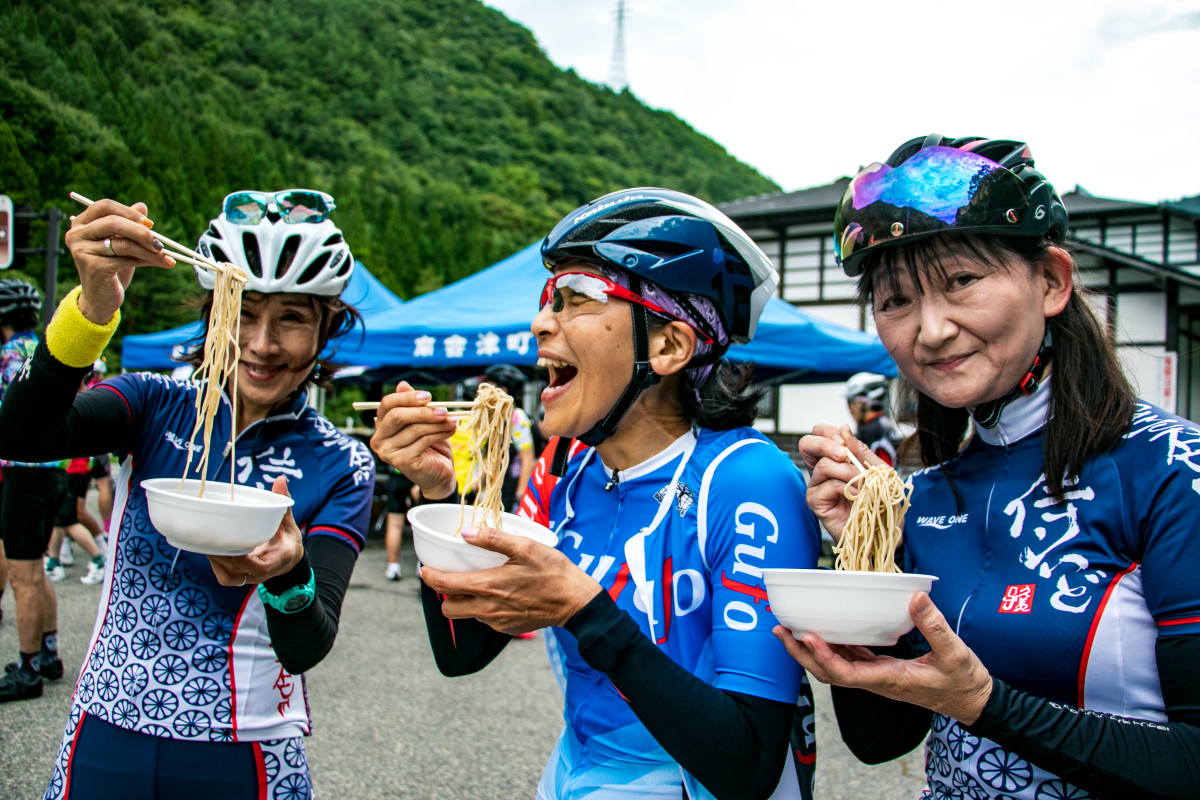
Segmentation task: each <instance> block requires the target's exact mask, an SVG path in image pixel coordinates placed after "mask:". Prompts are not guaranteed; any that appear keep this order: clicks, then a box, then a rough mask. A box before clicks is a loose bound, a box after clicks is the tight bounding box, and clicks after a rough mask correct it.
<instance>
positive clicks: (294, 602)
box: [283, 594, 312, 612]
mask: <svg viewBox="0 0 1200 800" xmlns="http://www.w3.org/2000/svg"><path fill="white" fill-rule="evenodd" d="M311 600H312V598H311V597H309V596H308V595H307V594H297V595H293V596H292V597H289V598H288V599H287V602H286V603H284V604H283V610H284V611H287V612H292V611H299V610H300V609H302V608H304V607H305V606H306V605H308V604H309V602H310V601H311Z"/></svg>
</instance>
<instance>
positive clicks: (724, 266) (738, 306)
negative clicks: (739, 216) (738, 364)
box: [542, 188, 779, 344]
mask: <svg viewBox="0 0 1200 800" xmlns="http://www.w3.org/2000/svg"><path fill="white" fill-rule="evenodd" d="M542 260H543V261H545V262H546V266H547V267H549V268H551V269H553V268H554V267H555V266H557V265H558V264H560V263H562V262H564V261H586V262H588V263H589V264H595V265H597V266H609V267H615V268H616V269H620V270H624V271H625V272H628V273H630V274H631V275H636V276H638V277H640V278H644V279H645V280H648V281H653V282H654V283H656V284H658V285H659V286H661V287H662V288H664V289H666V290H667V291H669V292H671V293H673V294H676V295H678V294H685V295H686V294H691V295H699V296H701V297H706V298H708V299H709V300H711V301H712V302H713V304H714V305H715V306H716V308H717V311H718V313H719V314H720V315H721V321H722V322H723V323H724V325H725V330H726V331H728V332H729V337H730V338H731V339H732V340H733V341H734V342H738V343H741V344H745V343H746V342H748V341H750V339H751V338H753V336H754V329H755V327H756V326H757V324H758V318H759V316H760V315H761V314H762V310H763V307H764V306H766V304H767V301H768V300H769V299H771V297H772V296H773V295H774V294H775V286H776V285H777V284H778V282H779V277H778V275H777V273H776V272H775V267H774V266H772V264H771V260H770V259H769V258H767V256H766V254H764V253H763V251H762V250H760V249H759V248H758V245H756V244H755V243H754V242H753V241H752V240H751V239H750V237H749V236H747V235H746V234H745V233H744V232H743V231H742V229H741V228H739V227H738V226H737V225H736V224H735V223H734V222H733V220H731V219H729V217H727V216H725V215H724V214H722V213H721V212H720V211H718V210H717V209H716V208H714V207H713V206H711V205H709V204H708V203H706V202H704V201H703V200H700V199H699V198H696V197H692V196H691V195H686V194H684V193H682V192H675V191H671V190H670V189H656V188H641V189H622V190H621V191H619V192H613V193H611V194H606V195H604V196H603V197H601V198H598V199H596V200H593V201H592V202H590V203H588V204H587V205H584V206H581V207H579V208H577V209H575V210H574V211H572V212H571V213H570V214H568V215H567V216H566V217H564V218H563V220H562V221H561V222H559V223H558V224H557V225H555V226H554V230H552V231H550V235H549V236H547V237H546V239H545V241H544V242H542Z"/></svg>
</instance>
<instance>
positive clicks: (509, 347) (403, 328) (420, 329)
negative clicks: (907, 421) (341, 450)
mask: <svg viewBox="0 0 1200 800" xmlns="http://www.w3.org/2000/svg"><path fill="white" fill-rule="evenodd" d="M547 277H548V274H547V272H546V268H545V267H544V266H543V265H542V260H541V256H540V254H539V250H538V245H536V244H535V245H531V246H529V247H527V248H525V249H524V250H521V251H519V252H517V253H515V254H513V255H511V256H509V257H508V258H506V259H504V260H503V261H500V262H498V263H496V264H494V265H492V266H491V267H488V268H487V269H484V270H481V271H480V272H477V273H475V274H474V275H471V276H469V277H467V278H463V279H462V280H460V281H457V282H455V283H452V284H450V285H449V286H444V287H442V288H441V289H438V290H436V291H433V292H429V293H428V294H424V295H421V296H420V297H417V298H414V299H413V300H411V301H410V302H408V303H405V304H404V307H403V309H401V310H399V311H397V312H393V313H392V314H390V315H388V316H384V317H381V318H379V319H378V320H374V322H375V323H376V326H377V327H371V328H368V331H367V337H368V339H370V340H371V350H372V352H376V351H377V352H381V353H386V354H387V357H386V359H385V363H386V366H385V367H384V368H383V369H380V370H376V371H375V372H376V374H378V375H379V377H387V378H393V377H395V376H397V375H401V376H407V375H412V374H417V373H451V374H454V373H457V374H460V375H461V374H463V373H464V372H467V371H472V372H478V371H480V369H481V368H483V367H486V366H487V365H489V364H496V363H508V364H521V365H532V364H534V363H536V361H537V342H536V341H535V339H534V337H533V334H532V332H531V331H530V329H529V324H530V321H531V320H532V319H533V316H534V314H535V313H536V312H537V298H538V296H539V294H540V292H541V289H542V286H543V285H544V284H545V282H546V278H547ZM728 355H729V357H730V358H731V359H733V360H735V361H752V362H754V364H755V370H756V379H757V380H759V381H770V382H772V383H820V382H827V381H838V380H844V379H846V378H847V377H849V376H850V375H853V374H854V373H856V372H877V373H881V374H884V375H889V376H891V375H895V374H896V367H895V364H894V363H893V362H892V359H891V357H890V356H889V355H888V354H887V351H886V350H885V349H884V348H883V345H882V344H881V343H880V341H879V339H878V338H877V337H875V336H873V335H871V334H867V333H862V332H861V331H852V330H849V329H847V328H842V327H840V326H838V325H834V324H832V323H829V322H825V321H823V320H819V319H816V318H813V317H811V316H809V315H808V314H805V313H804V312H803V311H801V310H800V309H798V308H796V307H794V306H792V305H791V304H789V303H786V302H784V301H783V300H780V299H778V298H775V299H772V300H771V301H770V302H769V303H768V304H767V307H766V309H765V310H764V312H763V316H762V319H761V320H760V321H759V324H758V331H757V333H756V334H755V337H754V341H753V342H751V343H750V344H748V345H735V346H734V347H732V348H730V350H729V353H728ZM347 360H349V359H347Z"/></svg>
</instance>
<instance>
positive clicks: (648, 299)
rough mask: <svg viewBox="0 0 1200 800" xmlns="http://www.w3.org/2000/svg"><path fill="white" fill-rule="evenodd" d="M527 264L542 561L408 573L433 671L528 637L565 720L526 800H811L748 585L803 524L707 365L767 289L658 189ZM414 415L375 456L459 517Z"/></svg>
mask: <svg viewBox="0 0 1200 800" xmlns="http://www.w3.org/2000/svg"><path fill="white" fill-rule="evenodd" d="M541 252H542V257H543V260H544V261H545V264H546V266H547V268H548V269H549V270H550V274H549V275H548V276H547V277H548V280H547V282H546V286H545V287H544V288H543V290H542V294H541V298H540V301H539V302H538V305H537V308H538V309H539V310H538V312H537V315H536V316H535V317H534V318H533V323H532V330H533V333H534V335H535V336H536V338H537V342H538V356H539V363H540V364H542V365H543V366H546V367H548V369H549V377H550V384H549V386H548V387H547V388H546V389H545V390H544V391H543V392H542V396H541V399H542V403H543V405H544V406H545V408H546V423H545V424H546V429H547V430H548V431H550V432H552V433H554V434H555V435H556V436H557V437H558V438H557V439H555V441H554V443H553V444H552V445H551V446H550V447H548V448H547V450H546V452H545V453H544V454H543V455H542V458H541V462H540V464H539V465H538V467H537V468H536V469H535V470H534V478H533V480H532V481H531V482H530V485H529V488H528V489H527V490H526V492H525V496H524V500H523V501H522V503H521V513H522V514H523V515H525V516H527V517H530V518H532V519H533V520H535V521H537V522H539V523H541V524H542V525H544V526H546V527H548V528H550V529H551V530H552V531H554V532H555V533H556V534H557V535H558V544H557V545H556V546H555V547H550V546H547V545H543V544H539V543H537V542H533V541H531V540H529V539H524V538H521V537H517V536H513V535H511V534H506V533H503V532H501V531H497V530H492V529H487V528H484V529H481V530H479V531H478V532H473V531H470V530H464V531H463V536H464V537H465V538H468V539H470V541H471V542H472V543H474V544H476V545H478V546H480V547H483V548H486V549H489V550H494V551H497V552H501V553H504V554H505V555H507V556H509V560H508V562H507V563H505V564H504V565H503V566H499V567H495V568H493V569H487V570H480V571H478V572H468V573H458V574H450V573H444V572H440V571H438V570H436V569H434V568H432V567H431V566H430V565H428V564H425V565H422V567H421V571H420V577H421V580H422V583H423V585H422V588H421V598H422V603H423V606H424V610H425V623H426V627H427V629H428V632H429V639H430V644H431V645H432V647H433V651H434V657H435V659H436V661H437V665H438V668H439V669H440V670H441V671H442V672H443V673H444V674H446V675H451V676H453V675H465V674H469V673H473V672H475V671H477V670H480V669H483V668H484V667H486V666H487V665H488V664H489V663H490V662H491V661H492V660H493V659H494V658H495V657H496V656H497V655H498V654H499V653H500V652H501V650H503V649H504V648H505V647H506V646H507V645H508V643H509V642H511V641H512V638H513V634H519V633H523V632H529V631H533V630H537V629H544V634H545V639H546V643H547V649H548V651H549V652H550V654H551V662H552V664H553V666H554V669H555V673H556V677H557V678H558V680H559V685H560V687H561V688H562V689H563V696H564V700H565V704H566V706H565V709H564V714H563V716H564V720H565V726H564V729H563V732H562V734H561V736H560V737H559V741H558V744H557V746H556V747H555V749H554V751H553V752H552V753H551V754H550V758H549V759H548V761H547V764H546V769H545V771H544V772H543V774H542V781H541V784H540V786H539V787H538V791H537V796H538V797H539V798H562V799H563V800H571V799H573V798H580V799H582V798H590V799H591V800H610V799H611V800H616V798H629V797H651V796H653V797H675V798H679V797H684V796H686V797H689V798H693V799H694V800H704V799H705V798H738V799H739V800H753V799H754V798H767V797H771V796H774V797H777V798H780V797H788V798H800V797H805V798H808V797H811V790H812V765H813V763H814V760H815V755H816V754H815V743H814V741H813V739H812V733H813V729H812V723H813V719H812V706H811V695H810V694H809V692H808V685H807V683H806V682H805V679H804V673H803V670H801V669H800V668H799V666H798V665H797V664H796V663H795V662H794V661H793V660H792V659H791V658H789V657H788V654H787V652H786V651H785V650H784V649H783V648H782V647H781V646H780V644H779V642H778V641H776V640H775V638H774V637H773V636H772V635H771V629H772V627H773V626H774V624H775V622H774V619H775V618H774V616H773V615H772V614H771V612H770V610H769V608H768V606H767V603H766V592H765V588H764V585H763V579H762V575H763V570H764V569H766V568H770V567H783V568H792V567H795V568H812V567H814V566H815V565H816V556H817V547H818V533H817V524H816V520H815V519H814V518H813V516H812V515H811V514H810V513H808V511H807V509H806V508H805V507H804V504H803V493H804V486H803V480H802V478H801V476H800V472H799V470H797V469H795V467H794V466H793V465H792V462H791V459H790V458H789V457H788V456H787V455H786V454H784V453H783V452H781V451H780V450H779V449H778V448H776V447H775V446H774V445H773V444H772V443H771V442H770V441H769V440H767V439H766V437H764V436H763V435H762V434H761V433H759V432H758V431H756V430H754V429H753V428H752V427H750V423H751V422H753V419H754V415H755V410H756V408H757V405H758V400H759V397H760V393H759V392H758V391H757V390H755V389H754V388H753V387H752V386H751V385H750V377H751V376H750V372H749V370H747V369H739V368H737V367H735V366H733V365H732V364H731V363H729V361H728V360H725V359H723V358H722V357H723V355H724V354H725V352H726V349H727V348H728V347H729V346H730V345H731V344H732V343H734V342H741V343H745V342H748V341H749V340H750V339H751V338H752V337H753V335H754V330H755V327H756V326H757V322H758V317H759V315H760V314H761V312H762V309H763V306H764V305H765V304H766V302H767V300H768V299H769V298H770V297H771V296H772V295H773V293H774V288H775V286H776V285H777V283H778V278H777V274H776V272H775V270H774V268H773V267H772V266H771V262H770V260H769V259H768V258H767V257H766V255H764V254H763V253H762V251H761V250H759V249H758V247H757V246H755V245H754V243H753V242H752V241H751V240H750V239H749V238H748V237H747V236H746V235H745V233H744V232H743V231H742V230H741V229H740V228H738V227H737V226H736V225H735V224H734V223H733V222H732V221H730V220H729V218H728V217H726V216H725V215H724V214H722V213H721V212H720V211H718V210H717V209H716V208H713V207H712V206H711V205H709V204H708V203H705V202H704V201H702V200H699V199H697V198H694V197H690V196H688V195H685V194H682V193H680V192H674V191H670V190H666V189H656V188H643V189H629V190H624V191H620V192H615V193H613V194H610V195H607V196H605V197H602V198H599V199H597V200H595V201H593V202H591V203H589V204H587V205H586V206H583V207H581V208H579V209H577V210H576V211H574V212H572V213H571V214H569V215H567V217H566V218H564V219H563V220H562V221H561V222H560V223H559V224H558V225H557V226H555V228H554V229H553V230H552V231H551V232H550V234H549V236H547V238H546V239H545V240H544V241H543V243H542V248H541ZM429 400H430V395H429V393H428V392H417V391H413V390H412V389H411V388H410V387H409V386H408V385H407V384H405V383H401V384H400V385H399V386H398V387H397V391H396V393H394V394H390V395H388V396H386V397H384V398H383V401H382V404H381V406H380V408H379V416H378V421H377V424H376V431H375V435H374V436H373V437H372V439H371V444H372V447H373V448H374V449H375V451H376V453H378V454H379V455H380V457H381V458H383V459H384V460H385V461H387V462H388V463H390V464H393V465H394V466H396V467H397V468H398V469H400V470H402V471H403V472H404V473H405V474H407V475H408V476H409V477H410V478H411V479H412V480H413V481H414V482H415V483H416V484H417V485H418V486H420V487H421V493H422V495H423V497H425V498H428V499H430V500H435V501H438V502H454V501H455V500H456V499H457V498H456V496H455V493H454V491H455V485H456V482H455V476H454V469H453V465H452V463H451V460H450V457H449V448H448V447H447V445H446V439H447V438H448V437H449V436H450V435H451V434H452V433H453V431H454V427H455V425H454V422H453V421H449V420H447V419H446V411H445V409H442V408H437V409H435V408H431V407H429V406H428V405H427V403H428V402H429ZM486 757H487V755H486V743H482V744H481V747H480V758H486Z"/></svg>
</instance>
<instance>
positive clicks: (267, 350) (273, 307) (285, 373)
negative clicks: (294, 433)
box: [237, 292, 321, 420]
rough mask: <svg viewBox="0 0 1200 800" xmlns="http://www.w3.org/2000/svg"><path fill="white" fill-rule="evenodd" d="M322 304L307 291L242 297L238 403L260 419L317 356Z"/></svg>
mask: <svg viewBox="0 0 1200 800" xmlns="http://www.w3.org/2000/svg"><path fill="white" fill-rule="evenodd" d="M320 326H321V305H320V303H319V301H318V300H317V299H316V298H315V297H313V296H312V295H308V294H290V293H284V294H260V293H259V292H247V293H246V294H245V295H243V296H242V314H241V337H240V344H241V348H242V356H241V359H240V360H239V361H238V376H237V377H238V386H237V389H238V402H239V404H240V405H241V409H242V413H240V414H239V416H242V417H243V418H244V419H247V420H253V419H261V418H263V417H265V416H266V415H267V413H268V412H269V411H270V410H271V408H273V407H274V406H276V405H278V404H279V403H280V402H282V401H283V400H285V399H287V397H288V396H289V395H290V394H291V393H292V392H294V391H296V389H298V388H299V387H300V385H301V384H302V383H303V382H304V379H305V378H307V377H308V375H309V373H310V372H311V371H312V368H313V366H314V363H315V359H316V357H317V347H318V343H319V340H320Z"/></svg>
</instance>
